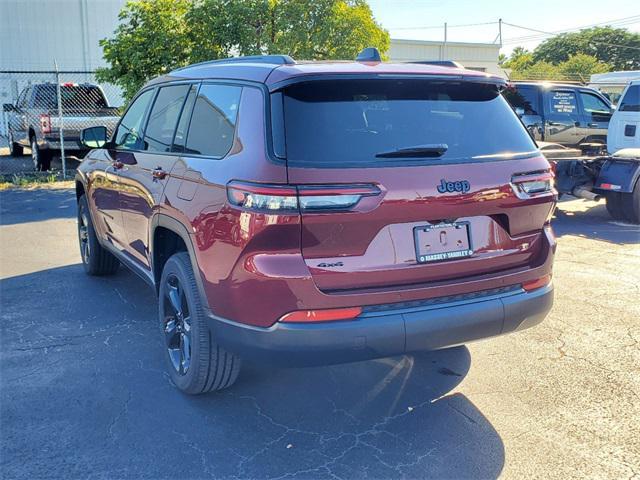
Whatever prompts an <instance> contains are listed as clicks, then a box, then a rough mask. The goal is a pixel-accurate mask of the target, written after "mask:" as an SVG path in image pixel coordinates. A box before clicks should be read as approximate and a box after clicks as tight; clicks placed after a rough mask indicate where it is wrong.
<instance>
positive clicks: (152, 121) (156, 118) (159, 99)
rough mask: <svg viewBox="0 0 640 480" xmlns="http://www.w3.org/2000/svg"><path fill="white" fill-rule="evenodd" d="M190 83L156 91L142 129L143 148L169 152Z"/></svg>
mask: <svg viewBox="0 0 640 480" xmlns="http://www.w3.org/2000/svg"><path fill="white" fill-rule="evenodd" d="M189 87H190V85H172V86H169V87H163V88H161V89H160V90H159V91H158V95H157V96H156V100H155V102H154V103H153V107H152V108H151V113H150V114H149V120H148V122H147V127H146V128H145V131H144V143H145V145H144V150H149V151H151V152H169V151H171V144H172V143H173V134H174V133H175V129H176V124H177V123H178V117H179V116H180V111H181V110H182V105H183V104H184V100H185V99H186V98H187V93H188V92H189Z"/></svg>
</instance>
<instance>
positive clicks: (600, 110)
mask: <svg viewBox="0 0 640 480" xmlns="http://www.w3.org/2000/svg"><path fill="white" fill-rule="evenodd" d="M580 98H581V99H582V108H583V109H584V113H585V115H587V116H588V117H591V118H592V119H593V120H596V121H598V120H608V119H609V118H611V107H609V105H607V103H606V102H605V101H604V100H602V99H601V98H600V97H598V96H596V95H594V94H592V93H588V92H580Z"/></svg>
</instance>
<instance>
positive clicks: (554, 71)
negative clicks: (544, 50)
mask: <svg viewBox="0 0 640 480" xmlns="http://www.w3.org/2000/svg"><path fill="white" fill-rule="evenodd" d="M505 65H506V66H508V68H511V69H512V70H511V75H510V78H511V79H512V80H557V81H562V80H565V81H566V80H570V81H580V82H587V81H588V80H589V77H590V76H591V74H593V73H603V72H608V71H609V70H611V67H610V66H609V65H607V64H606V63H603V62H600V61H599V60H598V59H597V58H595V57H591V56H589V55H584V54H582V53H579V54H577V55H572V56H571V57H569V59H568V60H567V61H566V62H562V63H560V64H558V65H553V64H552V63H549V62H545V61H544V60H543V61H539V62H534V61H533V60H532V58H531V54H530V53H525V54H522V55H519V56H517V57H516V58H515V59H513V60H512V59H511V58H510V59H509V61H508V62H507V63H506V64H505Z"/></svg>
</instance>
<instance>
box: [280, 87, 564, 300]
mask: <svg viewBox="0 0 640 480" xmlns="http://www.w3.org/2000/svg"><path fill="white" fill-rule="evenodd" d="M282 100H283V110H284V131H285V140H286V142H285V143H286V157H287V165H288V176H289V182H290V183H293V184H296V185H297V187H298V191H299V196H300V205H301V215H302V254H303V256H304V259H305V262H306V263H307V266H308V267H309V269H310V271H311V273H312V275H313V278H314V280H315V282H316V284H317V286H318V288H320V289H321V290H323V291H325V292H327V293H334V292H340V291H348V290H353V289H372V291H376V290H380V289H387V288H397V287H398V286H404V287H407V288H409V287H410V286H411V285H416V284H420V283H423V282H433V281H439V282H443V281H444V282H446V281H448V280H452V279H459V278H462V277H469V276H474V275H486V274H489V273H490V272H496V271H502V270H506V269H510V268H523V267H526V265H527V264H528V262H530V261H532V259H533V258H534V257H535V254H536V253H537V252H538V250H537V249H538V247H539V245H540V242H539V239H540V231H541V228H542V225H543V223H544V222H545V220H546V216H547V215H548V214H549V211H550V208H551V205H552V204H551V203H548V202H551V201H552V200H549V199H548V201H547V202H541V201H538V202H537V203H538V205H533V206H531V208H529V206H527V203H528V202H527V201H523V200H521V199H518V198H516V196H515V194H514V191H513V189H512V187H511V185H510V184H511V180H512V176H513V175H514V174H518V173H526V172H531V171H540V170H543V169H545V168H548V164H547V163H546V161H545V160H544V159H541V158H540V157H539V155H538V153H537V150H536V147H535V145H534V144H533V142H532V140H531V138H530V137H529V135H528V134H527V132H526V130H525V129H524V128H523V126H522V124H521V123H520V122H519V121H518V119H517V117H516V115H515V113H514V112H513V111H512V109H511V108H510V107H509V105H508V104H507V103H506V101H505V100H504V99H503V98H502V96H500V95H499V93H498V90H497V88H496V87H495V86H493V85H484V84H471V83H467V82H452V81H449V82H437V81H431V82H430V81H425V80H419V79H406V80H403V79H397V80H396V79H393V80H392V79H384V80H383V79H365V80H337V81H336V80H334V81H315V82H305V83H300V84H296V85H293V86H290V87H288V88H287V89H286V90H285V91H284V95H283V99H282ZM277 101H279V99H278V98H277V97H274V104H275V103H276V102H277ZM274 143H277V142H274ZM407 147H416V148H414V150H412V151H407V152H406V153H398V152H397V150H398V149H405V148H407ZM318 195H319V196H318Z"/></svg>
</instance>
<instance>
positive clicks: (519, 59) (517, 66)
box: [503, 47, 534, 71]
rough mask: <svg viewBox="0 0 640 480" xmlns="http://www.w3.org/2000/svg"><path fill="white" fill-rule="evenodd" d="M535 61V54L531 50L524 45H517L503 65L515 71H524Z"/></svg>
mask: <svg viewBox="0 0 640 480" xmlns="http://www.w3.org/2000/svg"><path fill="white" fill-rule="evenodd" d="M533 63H534V62H533V55H532V54H531V52H530V51H529V50H527V49H526V48H524V47H516V48H514V49H513V51H512V52H511V55H510V56H509V58H508V60H507V61H506V62H504V64H503V66H504V67H505V68H510V69H512V70H513V71H523V70H526V69H527V68H529V67H530V66H531V65H533Z"/></svg>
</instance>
